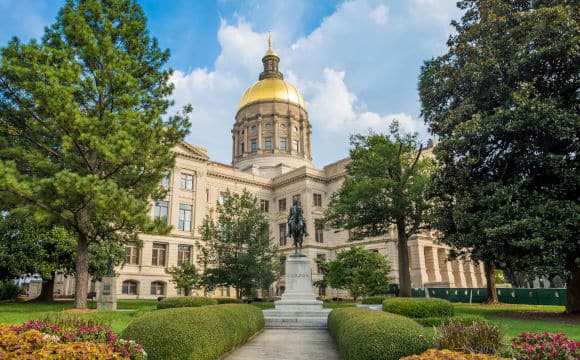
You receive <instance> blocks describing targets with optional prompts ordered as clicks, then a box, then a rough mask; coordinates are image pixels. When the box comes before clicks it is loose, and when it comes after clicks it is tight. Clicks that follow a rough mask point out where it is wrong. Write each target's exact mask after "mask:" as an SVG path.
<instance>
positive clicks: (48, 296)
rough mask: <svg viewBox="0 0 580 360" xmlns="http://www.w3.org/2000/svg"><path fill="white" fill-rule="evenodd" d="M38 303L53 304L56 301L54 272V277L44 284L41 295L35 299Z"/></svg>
mask: <svg viewBox="0 0 580 360" xmlns="http://www.w3.org/2000/svg"><path fill="white" fill-rule="evenodd" d="M35 301H38V302H43V303H44V302H53V301H54V272H53V273H52V277H51V278H50V279H47V280H45V281H43V282H42V289H41V290H40V295H39V296H38V297H37V298H36V299H35Z"/></svg>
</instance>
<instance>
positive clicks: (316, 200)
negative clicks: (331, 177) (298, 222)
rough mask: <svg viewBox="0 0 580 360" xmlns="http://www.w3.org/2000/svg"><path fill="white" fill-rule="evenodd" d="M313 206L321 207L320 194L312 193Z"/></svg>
mask: <svg viewBox="0 0 580 360" xmlns="http://www.w3.org/2000/svg"><path fill="white" fill-rule="evenodd" d="M313 199H314V207H322V194H317V193H314V194H313Z"/></svg>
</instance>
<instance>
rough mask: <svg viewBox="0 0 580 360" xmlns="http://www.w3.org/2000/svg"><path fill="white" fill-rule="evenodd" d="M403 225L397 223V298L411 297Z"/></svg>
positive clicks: (407, 255) (405, 236) (407, 254)
mask: <svg viewBox="0 0 580 360" xmlns="http://www.w3.org/2000/svg"><path fill="white" fill-rule="evenodd" d="M407 242H408V239H407V234H406V233H405V224H404V223H403V222H402V221H400V222H397V250H398V255H399V297H411V271H410V270H409V249H408V247H407Z"/></svg>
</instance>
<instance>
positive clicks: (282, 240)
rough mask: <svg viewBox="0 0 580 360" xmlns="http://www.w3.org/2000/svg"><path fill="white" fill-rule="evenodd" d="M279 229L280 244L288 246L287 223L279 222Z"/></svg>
mask: <svg viewBox="0 0 580 360" xmlns="http://www.w3.org/2000/svg"><path fill="white" fill-rule="evenodd" d="M278 230H279V232H280V246H286V241H287V238H286V223H284V224H279V225H278Z"/></svg>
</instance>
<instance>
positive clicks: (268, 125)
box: [264, 123, 272, 129]
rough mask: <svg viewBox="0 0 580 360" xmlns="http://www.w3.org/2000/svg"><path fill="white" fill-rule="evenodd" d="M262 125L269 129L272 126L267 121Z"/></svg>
mask: <svg viewBox="0 0 580 360" xmlns="http://www.w3.org/2000/svg"><path fill="white" fill-rule="evenodd" d="M264 127H265V128H266V129H271V128H272V124H270V123H267V124H266V125H264Z"/></svg>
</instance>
